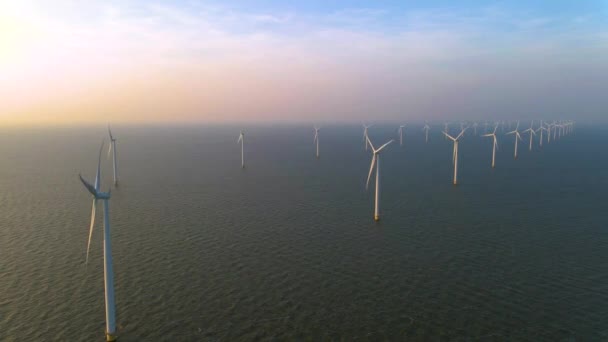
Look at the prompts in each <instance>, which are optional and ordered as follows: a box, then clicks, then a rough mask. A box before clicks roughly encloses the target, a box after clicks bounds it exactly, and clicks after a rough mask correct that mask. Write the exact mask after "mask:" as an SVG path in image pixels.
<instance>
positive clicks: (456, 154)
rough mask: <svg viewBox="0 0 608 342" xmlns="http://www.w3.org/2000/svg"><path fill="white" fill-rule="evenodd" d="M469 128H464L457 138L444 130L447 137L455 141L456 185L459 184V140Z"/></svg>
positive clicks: (453, 154)
mask: <svg viewBox="0 0 608 342" xmlns="http://www.w3.org/2000/svg"><path fill="white" fill-rule="evenodd" d="M467 128H468V127H467ZM467 128H463V129H462V131H461V132H460V134H458V136H457V137H456V138H454V137H453V136H451V135H449V134H447V133H446V132H443V134H445V136H446V137H448V138H450V139H451V140H452V141H453V142H454V152H453V153H452V163H454V185H456V184H458V141H459V140H460V138H461V137H462V135H463V134H464V131H466V130H467Z"/></svg>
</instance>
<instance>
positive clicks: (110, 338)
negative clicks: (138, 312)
mask: <svg viewBox="0 0 608 342" xmlns="http://www.w3.org/2000/svg"><path fill="white" fill-rule="evenodd" d="M117 339H118V336H116V335H114V334H110V333H106V342H114V341H116V340H117Z"/></svg>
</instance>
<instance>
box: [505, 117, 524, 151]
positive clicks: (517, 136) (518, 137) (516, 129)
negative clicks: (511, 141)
mask: <svg viewBox="0 0 608 342" xmlns="http://www.w3.org/2000/svg"><path fill="white" fill-rule="evenodd" d="M518 129H519V121H517V126H516V127H515V130H514V131H511V132H509V133H507V135H510V134H515V159H517V141H518V140H522V141H523V139H522V138H521V135H520V134H519V131H518Z"/></svg>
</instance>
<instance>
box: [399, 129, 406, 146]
mask: <svg viewBox="0 0 608 342" xmlns="http://www.w3.org/2000/svg"><path fill="white" fill-rule="evenodd" d="M404 128H405V125H401V126H399V146H403V129H404Z"/></svg>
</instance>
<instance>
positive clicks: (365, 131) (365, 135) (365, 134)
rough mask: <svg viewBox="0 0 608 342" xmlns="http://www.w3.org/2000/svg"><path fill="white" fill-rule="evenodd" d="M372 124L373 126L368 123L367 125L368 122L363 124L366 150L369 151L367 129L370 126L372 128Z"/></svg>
mask: <svg viewBox="0 0 608 342" xmlns="http://www.w3.org/2000/svg"><path fill="white" fill-rule="evenodd" d="M372 126H373V125H369V126H368V125H366V124H363V142H364V143H365V150H366V151H367V141H368V139H367V130H368V129H369V128H371V127H372Z"/></svg>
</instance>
